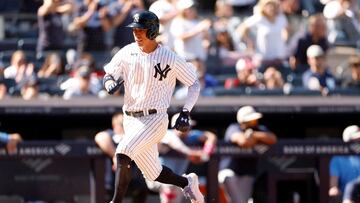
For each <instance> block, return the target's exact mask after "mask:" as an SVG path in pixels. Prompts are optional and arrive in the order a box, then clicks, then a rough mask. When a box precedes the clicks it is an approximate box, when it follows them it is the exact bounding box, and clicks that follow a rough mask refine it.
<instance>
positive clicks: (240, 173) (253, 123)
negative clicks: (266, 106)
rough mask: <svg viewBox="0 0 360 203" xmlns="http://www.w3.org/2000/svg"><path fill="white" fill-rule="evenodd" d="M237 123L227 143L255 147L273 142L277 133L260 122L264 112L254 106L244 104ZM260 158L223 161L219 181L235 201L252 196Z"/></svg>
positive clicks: (229, 130)
mask: <svg viewBox="0 0 360 203" xmlns="http://www.w3.org/2000/svg"><path fill="white" fill-rule="evenodd" d="M236 118H237V123H233V124H231V125H230V126H229V127H228V128H227V129H226V132H225V137H224V140H225V142H229V143H233V144H236V145H237V146H239V147H244V148H253V147H254V146H255V145H257V144H265V145H273V144H275V143H276V142H277V138H276V135H275V134H274V133H272V132H271V131H270V130H269V129H268V128H267V127H266V126H264V125H260V124H259V119H260V118H262V114H261V113H259V112H257V111H256V110H255V109H254V107H252V106H243V107H241V108H240V109H239V110H238V112H237V115H236ZM257 162H258V159H257V158H253V157H251V158H241V157H240V158H239V157H225V158H223V159H222V160H221V162H220V171H219V174H218V176H219V182H220V183H223V184H224V187H225V191H226V192H227V194H228V196H229V198H230V201H231V202H232V203H247V202H248V200H249V199H250V198H251V195H252V190H253V189H252V188H253V183H254V181H255V175H256V172H257V169H256V167H257Z"/></svg>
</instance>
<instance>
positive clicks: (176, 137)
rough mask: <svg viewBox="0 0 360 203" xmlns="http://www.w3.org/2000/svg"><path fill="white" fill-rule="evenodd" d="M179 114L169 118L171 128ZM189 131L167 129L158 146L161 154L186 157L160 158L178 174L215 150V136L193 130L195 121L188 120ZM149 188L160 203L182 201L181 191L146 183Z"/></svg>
mask: <svg viewBox="0 0 360 203" xmlns="http://www.w3.org/2000/svg"><path fill="white" fill-rule="evenodd" d="M178 117H179V114H175V115H173V117H172V118H171V121H170V123H171V126H174V125H175V121H176V119H177V118H178ZM190 125H191V129H190V130H188V131H186V132H181V131H179V130H176V129H169V130H168V131H167V133H166V134H165V136H164V137H163V138H162V139H161V142H160V144H159V152H160V153H161V154H163V155H164V154H165V155H166V154H167V153H170V152H171V151H172V150H175V151H177V152H180V153H181V154H183V155H185V156H186V157H179V156H174V157H172V156H169V155H168V156H163V155H162V156H160V159H161V162H162V163H163V164H164V165H167V166H169V167H170V169H171V170H173V171H174V172H176V173H178V174H184V173H185V172H186V170H187V168H188V166H189V164H190V162H192V163H194V164H200V163H203V162H205V161H208V160H209V157H210V156H211V154H212V153H213V152H214V150H215V146H216V141H217V138H216V135H215V134H214V133H212V132H210V131H202V130H196V129H194V126H195V125H196V121H194V120H190ZM194 145H195V146H199V145H200V146H201V148H200V149H191V148H190V146H194ZM147 183H148V185H149V188H150V189H152V190H156V191H159V194H160V200H161V203H180V202H182V200H183V195H182V194H181V193H182V192H181V189H180V188H178V187H176V186H173V185H168V184H162V183H160V182H154V181H147Z"/></svg>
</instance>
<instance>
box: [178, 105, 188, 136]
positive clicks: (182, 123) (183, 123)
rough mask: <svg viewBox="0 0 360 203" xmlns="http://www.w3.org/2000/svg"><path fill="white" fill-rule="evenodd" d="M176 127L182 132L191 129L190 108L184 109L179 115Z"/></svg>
mask: <svg viewBox="0 0 360 203" xmlns="http://www.w3.org/2000/svg"><path fill="white" fill-rule="evenodd" d="M174 128H175V129H176V130H179V131H181V132H186V131H188V130H190V112H189V111H188V110H185V109H184V110H182V111H181V112H180V114H179V117H178V118H177V119H176V122H175V125H174Z"/></svg>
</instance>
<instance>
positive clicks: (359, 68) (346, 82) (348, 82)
mask: <svg viewBox="0 0 360 203" xmlns="http://www.w3.org/2000/svg"><path fill="white" fill-rule="evenodd" d="M348 63H349V68H350V71H351V76H350V77H346V78H343V81H342V87H350V88H360V55H355V56H351V57H349V60H348Z"/></svg>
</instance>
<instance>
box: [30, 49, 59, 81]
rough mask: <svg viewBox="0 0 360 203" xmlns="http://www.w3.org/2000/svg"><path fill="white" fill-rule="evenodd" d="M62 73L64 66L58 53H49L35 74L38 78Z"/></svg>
mask: <svg viewBox="0 0 360 203" xmlns="http://www.w3.org/2000/svg"><path fill="white" fill-rule="evenodd" d="M63 73H64V67H63V65H62V62H61V57H60V55H59V54H58V53H56V52H53V53H49V54H48V55H47V56H46V58H45V61H44V63H43V65H42V66H41V68H40V69H39V71H38V73H37V76H38V77H39V78H49V77H57V76H59V75H62V74H63Z"/></svg>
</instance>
